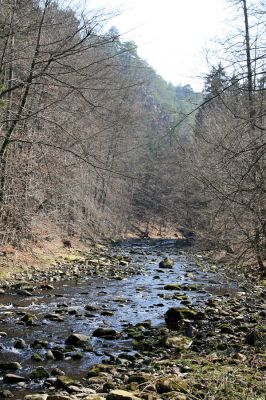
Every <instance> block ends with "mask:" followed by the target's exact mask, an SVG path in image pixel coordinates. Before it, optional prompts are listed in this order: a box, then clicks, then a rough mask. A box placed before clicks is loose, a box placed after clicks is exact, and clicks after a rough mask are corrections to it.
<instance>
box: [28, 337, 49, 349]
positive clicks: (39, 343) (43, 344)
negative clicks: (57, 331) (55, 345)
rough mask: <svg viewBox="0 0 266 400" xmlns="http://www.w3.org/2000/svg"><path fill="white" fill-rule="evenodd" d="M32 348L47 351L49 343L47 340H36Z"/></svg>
mask: <svg viewBox="0 0 266 400" xmlns="http://www.w3.org/2000/svg"><path fill="white" fill-rule="evenodd" d="M31 347H33V348H34V349H47V348H48V342H47V341H46V340H41V339H35V340H34V342H33V343H32V345H31Z"/></svg>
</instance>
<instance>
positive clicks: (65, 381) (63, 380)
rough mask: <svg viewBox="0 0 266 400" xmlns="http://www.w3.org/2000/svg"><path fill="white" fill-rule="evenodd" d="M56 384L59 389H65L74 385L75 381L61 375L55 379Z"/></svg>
mask: <svg viewBox="0 0 266 400" xmlns="http://www.w3.org/2000/svg"><path fill="white" fill-rule="evenodd" d="M56 383H57V385H58V386H59V387H61V388H63V389H67V388H68V387H69V386H72V385H75V384H76V383H77V381H76V380H75V379H73V378H70V377H69V376H66V375H65V376H64V375H62V376H58V377H57V380H56Z"/></svg>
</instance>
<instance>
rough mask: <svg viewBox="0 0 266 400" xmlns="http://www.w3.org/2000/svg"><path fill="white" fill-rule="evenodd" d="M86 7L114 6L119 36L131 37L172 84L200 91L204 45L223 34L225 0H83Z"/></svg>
mask: <svg viewBox="0 0 266 400" xmlns="http://www.w3.org/2000/svg"><path fill="white" fill-rule="evenodd" d="M86 7H87V8H88V9H94V8H95V9H100V8H102V7H104V8H107V9H108V10H109V9H115V10H118V11H119V12H120V15H119V16H117V17H115V18H113V19H112V20H111V21H110V22H109V26H116V27H117V28H118V30H119V32H120V34H121V39H122V40H133V41H134V42H135V43H136V44H137V46H138V54H139V55H140V57H142V58H143V59H145V60H146V61H147V62H148V63H149V64H150V65H151V66H152V67H153V68H154V69H155V70H156V71H157V72H158V73H159V74H160V75H161V76H162V77H163V78H164V79H166V80H167V81H169V82H172V83H173V84H174V85H178V84H181V85H185V84H190V85H191V86H192V87H193V89H194V90H197V91H200V90H201V89H202V82H203V81H202V79H201V78H200V76H201V77H202V76H203V75H204V74H206V73H207V72H208V64H207V61H206V51H205V50H206V49H208V48H209V47H210V46H211V41H212V40H213V39H214V38H215V37H223V36H224V31H225V18H226V17H227V16H228V3H227V2H226V0H87V1H86Z"/></svg>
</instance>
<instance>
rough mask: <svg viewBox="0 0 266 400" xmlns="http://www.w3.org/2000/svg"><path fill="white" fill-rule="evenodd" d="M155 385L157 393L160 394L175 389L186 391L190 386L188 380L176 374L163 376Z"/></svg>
mask: <svg viewBox="0 0 266 400" xmlns="http://www.w3.org/2000/svg"><path fill="white" fill-rule="evenodd" d="M155 385H156V390H157V393H159V394H163V393H168V392H173V391H177V392H180V391H186V390H187V388H188V383H187V381H186V380H184V379H182V378H180V377H178V376H176V375H168V376H165V377H163V378H159V379H158V380H157V381H156V384H155Z"/></svg>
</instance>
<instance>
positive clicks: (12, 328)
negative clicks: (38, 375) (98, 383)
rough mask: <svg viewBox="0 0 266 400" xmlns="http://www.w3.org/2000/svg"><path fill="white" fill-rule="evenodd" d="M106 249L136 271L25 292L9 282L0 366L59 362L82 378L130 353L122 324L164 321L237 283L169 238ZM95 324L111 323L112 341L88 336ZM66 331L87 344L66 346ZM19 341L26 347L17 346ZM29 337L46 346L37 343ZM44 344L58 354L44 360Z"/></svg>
mask: <svg viewBox="0 0 266 400" xmlns="http://www.w3.org/2000/svg"><path fill="white" fill-rule="evenodd" d="M108 252H109V253H110V254H111V255H112V257H117V259H118V260H127V261H125V262H124V263H125V265H126V264H129V265H130V266H131V268H133V269H134V270H135V273H134V274H131V275H130V276H128V277H121V276H117V275H115V274H113V275H114V276H113V277H112V276H106V277H101V276H91V275H89V276H86V275H84V276H76V277H75V279H72V280H60V281H58V282H53V288H51V287H47V288H45V286H42V287H41V286H40V284H38V285H37V284H36V285H34V284H33V285H31V287H30V289H31V292H30V295H29V296H27V291H26V292H25V293H24V295H21V294H20V295H18V291H17V290H16V289H15V286H14V285H13V286H12V287H10V288H8V287H7V288H5V293H3V294H2V295H1V297H0V321H1V327H0V331H1V332H2V333H1V337H0V364H1V363H7V362H17V363H19V364H20V366H21V368H20V369H19V370H18V371H15V372H14V373H16V374H19V375H21V376H23V377H27V378H29V377H30V376H31V373H32V371H33V370H34V369H36V367H38V366H43V367H45V369H46V370H47V371H48V372H49V373H51V372H52V371H53V370H55V369H56V368H59V369H60V370H62V371H63V372H64V373H66V374H67V375H68V376H73V377H78V378H80V379H81V378H83V377H85V376H86V372H87V371H88V368H89V367H90V366H91V365H93V364H95V363H99V362H102V361H103V360H104V359H107V358H109V357H110V356H115V355H117V354H120V353H127V354H129V355H130V354H134V350H133V348H132V340H131V339H130V338H129V337H128V336H127V334H126V333H125V332H126V329H127V328H128V327H130V326H134V325H136V324H138V323H142V322H143V321H147V320H148V321H150V324H151V326H159V325H164V324H165V322H164V315H165V312H166V311H167V310H168V309H169V308H170V307H178V306H180V305H183V306H186V307H192V308H193V309H199V308H201V307H204V304H206V302H207V301H208V299H209V298H210V297H211V295H212V294H213V293H215V294H217V295H218V296H219V293H222V294H223V295H224V294H227V293H228V295H229V294H230V293H234V291H235V290H236V283H234V282H227V281H224V280H223V277H222V276H221V275H220V276H219V274H218V272H217V270H216V268H213V270H212V269H211V268H210V266H208V268H207V265H206V268H204V267H203V268H202V265H204V262H203V260H202V257H201V255H196V256H195V257H194V256H193V257H192V256H190V255H187V254H186V252H185V251H184V250H183V249H180V248H179V246H178V245H177V242H176V241H169V240H168V241H166V240H165V241H129V242H124V243H121V244H119V245H116V246H111V247H109V248H108ZM165 257H171V259H172V260H173V261H174V265H173V267H172V268H165V269H163V268H159V262H160V261H161V260H162V259H164V258H165ZM199 265H201V267H199ZM69 268H71V266H70V267H69ZM168 284H177V285H180V290H176V291H175V290H167V289H165V287H167V285H168ZM25 315H30V316H31V318H32V322H31V323H30V324H27V323H25V321H26V318H25ZM99 327H108V328H110V327H111V328H113V329H114V330H115V331H116V332H117V333H118V334H119V335H118V337H117V338H115V339H111V340H110V339H106V338H102V337H101V338H99V337H94V336H93V332H94V331H95V330H96V329H97V328H99ZM72 333H79V334H84V335H87V336H88V337H89V344H90V348H87V349H82V351H78V350H77V349H67V348H66V344H65V341H66V339H67V338H68V337H69V336H70V335H71V334H72ZM21 339H22V340H23V341H24V343H25V346H23V348H16V347H17V346H16V345H15V344H16V343H17V342H18V340H21ZM36 340H38V341H39V342H40V343H42V342H43V343H44V342H46V345H43V346H42V345H40V346H36V344H35V345H34V341H36ZM14 346H15V347H14ZM48 350H53V351H54V350H57V351H60V352H62V354H63V356H62V357H58V359H50V360H49V359H47V358H46V354H47V351H48ZM34 354H35V355H36V354H38V355H39V356H40V358H39V361H38V360H36V359H33V358H34ZM77 354H79V355H77ZM1 372H2V373H1V375H2V376H1V381H0V385H1V386H2V387H3V388H11V389H12V388H14V385H9V384H5V383H4V381H3V378H4V375H5V374H6V371H1ZM9 372H10V371H9ZM42 384H43V381H42V380H37V381H34V380H30V381H28V383H27V384H25V382H22V383H21V384H20V385H19V386H18V387H20V388H21V390H22V389H23V387H24V388H25V387H28V388H30V387H31V388H35V389H36V388H38V387H40V386H42ZM15 387H17V386H15Z"/></svg>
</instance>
